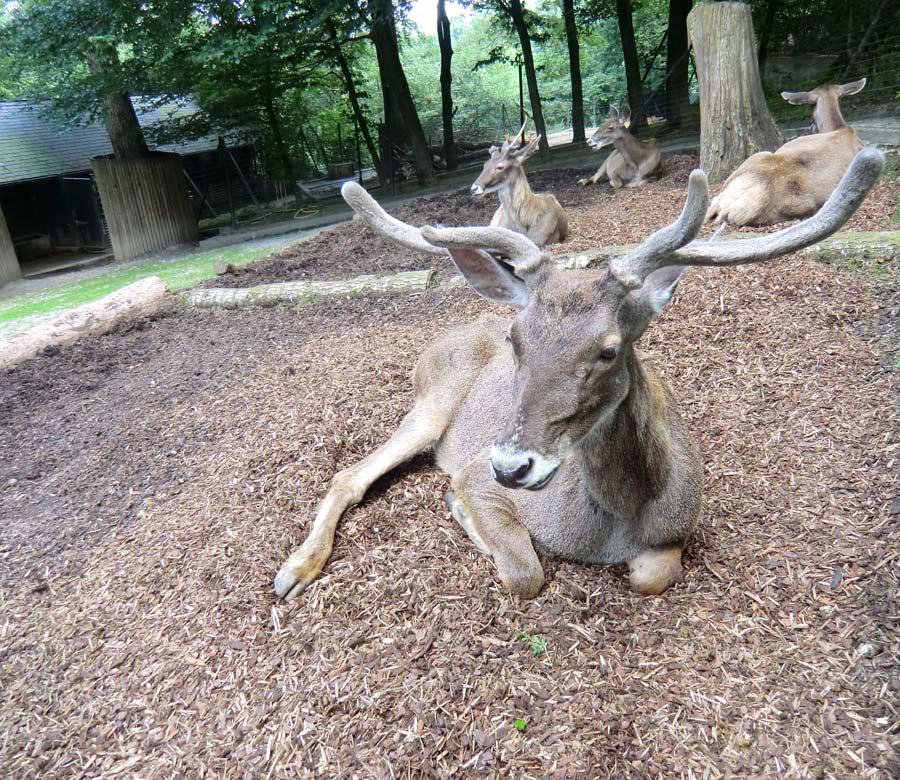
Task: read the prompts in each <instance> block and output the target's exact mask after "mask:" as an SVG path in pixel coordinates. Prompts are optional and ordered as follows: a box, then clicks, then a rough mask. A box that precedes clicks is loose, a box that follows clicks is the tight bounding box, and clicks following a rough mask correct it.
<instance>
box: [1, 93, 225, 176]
mask: <svg viewBox="0 0 900 780" xmlns="http://www.w3.org/2000/svg"><path fill="white" fill-rule="evenodd" d="M196 110H197V107H196V105H192V104H187V105H184V106H177V107H176V106H163V107H161V108H156V109H152V110H149V111H146V112H139V113H138V120H139V121H140V123H141V125H143V126H144V127H148V126H150V125H152V124H154V123H156V122H159V121H162V120H165V119H169V118H171V117H172V116H180V115H184V114H185V113H188V114H189V113H193V112H194V111H196ZM217 143H218V139H216V138H202V139H198V140H196V141H190V142H188V143H184V144H168V145H165V146H158V147H155V148H157V149H161V150H164V151H168V152H178V153H180V154H192V153H195V152H204V151H209V150H211V149H215V148H216V146H217ZM100 154H112V146H111V145H110V143H109V136H108V135H107V134H106V129H105V128H104V127H103V125H102V124H92V125H87V126H86V127H66V128H62V127H59V126H58V125H57V124H55V123H54V121H53V119H51V118H49V117H46V116H43V115H42V114H41V112H40V111H39V107H38V106H37V105H35V104H33V103H20V102H13V103H4V102H0V184H10V183H12V182H16V181H28V180H32V179H46V178H48V177H50V176H61V175H65V174H71V173H76V172H78V171H86V170H89V169H90V167H91V157H96V156H97V155H100Z"/></svg>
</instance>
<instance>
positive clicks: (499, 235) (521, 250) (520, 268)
mask: <svg viewBox="0 0 900 780" xmlns="http://www.w3.org/2000/svg"><path fill="white" fill-rule="evenodd" d="M422 235H423V236H424V237H425V239H426V240H427V241H428V242H429V243H431V244H435V245H436V246H441V247H446V248H447V249H471V248H478V249H486V250H487V251H489V252H495V253H497V254H501V255H505V256H506V257H508V258H509V261H510V264H511V265H512V267H513V268H514V269H515V271H516V273H517V274H518V275H519V276H525V275H527V274H529V273H531V272H533V271H536V270H537V269H538V267H539V266H540V265H541V263H543V261H544V260H545V258H546V254H545V253H544V252H543V251H542V250H541V248H540V247H538V245H537V244H535V243H534V242H533V241H532V240H531V239H530V238H528V236H524V235H522V234H521V233H516V232H514V231H512V230H507V229H506V228H501V227H451V228H433V227H430V226H428V227H423V228H422Z"/></svg>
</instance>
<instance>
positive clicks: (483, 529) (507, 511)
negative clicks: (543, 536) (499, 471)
mask: <svg viewBox="0 0 900 780" xmlns="http://www.w3.org/2000/svg"><path fill="white" fill-rule="evenodd" d="M485 470H486V469H485ZM467 471H468V470H467ZM487 479H490V476H488V477H487ZM479 481H481V480H479ZM453 487H454V488H455V489H456V490H457V491H458V493H456V494H454V493H449V494H448V495H447V496H446V500H447V505H448V506H449V507H450V512H451V514H452V515H453V517H454V519H455V520H456V522H457V523H459V524H460V526H461V527H462V528H463V530H464V531H465V532H466V535H467V536H468V537H469V538H470V539H471V540H472V541H473V542H474V543H475V546H476V547H477V548H478V549H479V550H481V552H483V553H484V554H485V555H489V556H490V557H491V558H492V559H493V561H494V565H495V566H496V567H497V575H498V576H499V577H500V581H501V582H502V583H503V585H504V587H505V588H506V589H507V590H508V591H510V592H511V593H514V594H515V595H517V596H521V597H522V598H525V599H532V598H534V597H535V596H537V594H538V593H539V592H540V590H541V588H542V587H543V585H544V569H543V567H542V566H541V562H540V561H539V560H538V557H537V553H535V551H534V545H533V544H532V542H531V536H530V534H529V533H528V531H527V529H526V528H525V526H524V525H522V523H521V522H520V521H519V519H518V517H517V515H516V507H515V505H514V504H513V503H512V500H511V499H510V498H509V497H507V496H505V495H504V494H503V493H501V489H500V488H496V489H495V488H490V487H489V488H488V489H487V490H479V489H478V488H475V486H474V485H473V484H472V480H471V479H470V475H469V474H466V473H465V471H464V472H463V473H462V474H460V475H458V476H457V477H456V478H455V479H454V480H453ZM503 492H504V493H508V492H509V491H503Z"/></svg>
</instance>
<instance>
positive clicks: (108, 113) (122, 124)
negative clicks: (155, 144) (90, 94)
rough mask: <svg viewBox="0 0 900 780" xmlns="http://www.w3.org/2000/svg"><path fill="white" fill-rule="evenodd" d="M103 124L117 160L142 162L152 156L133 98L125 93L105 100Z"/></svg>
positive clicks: (112, 95)
mask: <svg viewBox="0 0 900 780" xmlns="http://www.w3.org/2000/svg"><path fill="white" fill-rule="evenodd" d="M103 124H104V126H105V127H106V132H107V133H108V134H109V141H110V143H111V144H112V148H113V154H115V156H116V159H117V160H141V159H143V158H145V157H148V156H149V155H150V150H149V149H148V148H147V142H146V141H145V140H144V131H143V130H142V129H141V125H140V122H138V118H137V114H136V113H135V111H134V106H133V105H132V104H131V98H130V97H129V96H128V95H126V94H125V93H124V92H118V93H115V94H110V95H107V96H106V97H105V98H104V100H103Z"/></svg>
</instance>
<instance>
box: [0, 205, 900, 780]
mask: <svg viewBox="0 0 900 780" xmlns="http://www.w3.org/2000/svg"><path fill="white" fill-rule="evenodd" d="M651 192H652V191H651ZM596 197H597V198H602V197H604V195H603V193H599V194H598V195H597V196H596ZM676 200H677V199H676V198H674V196H673V198H672V204H670V203H669V197H668V196H667V195H665V194H660V195H659V197H658V198H657V197H653V198H651V197H647V198H645V199H644V200H643V202H645V203H646V204H647V205H646V207H645V208H644V209H643V210H642V212H641V213H640V214H636V215H634V217H633V219H632V218H631V214H629V215H628V216H629V218H628V219H624V218H622V216H621V215H619V217H617V216H616V213H615V212H614V211H613V210H611V209H609V208H605V209H597V212H596V217H595V222H593V223H591V224H588V223H587V221H585V222H583V223H581V224H582V227H583V229H584V231H585V232H586V233H588V234H590V233H591V231H594V235H601V234H603V235H609V236H610V238H611V239H612V240H613V241H615V242H622V241H624V240H628V236H629V233H628V231H629V230H637V224H638V222H639V220H643V221H644V222H647V221H653V220H656V219H658V218H659V219H662V218H663V217H662V215H663V214H664V213H667V209H669V208H670V207H675V201H676ZM874 203H876V204H877V203H878V201H877V199H876V201H874ZM431 208H433V206H432V205H429V204H423V205H422V207H421V208H420V209H417V210H416V213H417V214H421V215H425V213H426V211H427V210H428V209H431ZM873 208H875V206H873ZM632 211H633V209H632ZM880 218H881V217H880V216H879V215H878V214H875V212H874V211H873V212H872V214H869V216H868V217H866V215H863V217H861V218H860V219H871V220H876V219H880ZM586 219H587V218H586V217H585V220H586ZM610 220H613V221H615V220H618V228H617V229H618V232H614V230H613V229H612V228H611V227H610ZM354 227H355V226H354ZM613 227H615V226H613ZM356 229H357V230H359V228H356ZM348 236H349V234H348ZM582 236H584V233H582ZM350 240H351V238H350V237H348V238H346V239H345V240H344V242H343V243H342V244H340V245H336V244H333V248H334V250H335V252H337V255H336V254H335V253H334V252H333V254H332V256H342V253H343V251H344V247H346V246H347V245H348V244H347V242H349V241H350ZM355 240H358V241H360V246H361V247H363V246H365V239H363V238H357V239H355ZM580 240H585V241H587V240H590V239H589V238H582V239H580ZM306 246H308V247H310V249H309V254H306V255H303V254H298V255H296V256H295V259H296V262H297V264H298V267H309V268H319V267H321V264H323V263H324V260H317V259H316V258H317V257H319V255H316V254H315V253H316V252H317V251H320V250H317V249H315V248H314V247H311V246H310V245H309V244H307V245H306ZM365 257H371V253H370V252H369V253H365ZM385 258H386V259H385V260H384V262H389V260H388V259H387V256H386V255H385ZM304 264H307V265H304ZM878 300H879V299H877V298H876V297H875V296H874V293H873V290H872V288H870V287H869V285H868V283H867V282H866V281H865V280H864V279H861V278H857V277H854V276H852V275H851V274H850V273H848V272H846V271H840V270H836V269H834V268H829V267H825V266H821V265H817V264H812V263H803V262H800V261H796V260H790V259H787V260H783V261H776V262H774V263H771V264H769V265H767V266H765V267H760V268H755V269H734V270H728V271H721V272H711V271H695V272H692V273H690V274H689V275H688V277H687V278H686V280H685V282H684V283H683V285H682V286H681V288H680V290H679V294H678V296H677V299H676V301H675V303H674V304H673V306H672V307H671V308H670V310H669V311H668V312H667V313H666V314H665V316H664V317H663V318H662V320H661V321H660V322H659V323H657V324H656V325H655V326H654V327H653V328H651V332H650V333H648V334H647V337H646V338H645V340H644V342H643V344H642V346H643V350H644V351H645V352H646V353H647V354H648V355H649V356H650V358H651V359H653V360H654V361H655V363H656V364H657V366H658V367H659V368H660V369H661V370H662V372H663V373H664V375H665V376H666V377H667V378H668V379H669V381H670V382H671V384H672V386H673V388H674V390H675V392H676V394H677V395H678V397H679V398H680V399H681V401H682V405H683V409H684V411H685V414H686V417H687V419H688V421H689V424H690V426H691V428H692V429H693V431H694V432H695V434H696V435H697V437H698V439H699V441H700V444H701V449H702V452H703V460H704V464H705V469H706V484H705V489H706V509H705V512H704V515H703V519H702V529H701V531H700V533H699V534H698V535H697V537H696V538H695V540H694V541H693V542H692V543H691V545H690V547H689V548H688V552H687V556H686V568H687V579H686V581H685V582H684V583H683V584H682V585H680V586H678V587H676V588H675V589H673V590H672V591H670V592H669V593H667V594H666V595H664V596H663V597H661V598H655V599H654V598H649V599H648V598H641V597H639V596H636V595H635V594H633V593H632V592H631V591H630V590H629V589H628V587H627V583H626V580H625V577H624V571H623V570H622V569H621V568H615V567H614V568H603V567H591V566H583V565H576V564H569V563H562V562H558V561H552V560H546V561H545V570H546V573H547V579H548V584H547V586H546V588H545V589H544V591H543V592H542V593H541V595H540V596H539V597H538V598H537V599H536V600H534V601H532V602H518V601H517V600H515V599H512V598H510V597H509V596H507V595H506V594H505V593H504V591H503V590H502V589H501V588H500V587H499V585H498V583H497V581H496V579H495V578H494V576H493V572H492V567H491V564H490V562H489V561H487V560H485V559H484V558H483V557H482V556H480V554H479V553H478V552H477V551H476V550H475V549H474V547H473V546H472V545H471V543H470V542H469V541H468V539H467V538H466V537H465V535H464V533H462V532H461V531H460V530H459V529H458V528H457V527H456V525H455V523H454V521H453V520H452V519H450V518H449V516H448V515H447V513H446V511H445V509H444V506H443V503H442V501H441V496H442V494H443V492H444V491H445V490H446V489H447V480H446V479H445V477H444V476H443V475H441V474H440V473H439V472H438V471H437V470H436V469H435V468H434V467H433V466H431V465H430V464H429V463H428V461H427V460H425V459H422V460H420V461H418V462H416V463H413V464H411V465H410V466H409V467H407V468H405V469H402V470H401V472H400V473H399V474H395V475H394V476H393V478H390V479H385V480H382V482H381V483H379V484H378V485H377V486H376V488H375V489H374V490H373V492H372V493H371V494H370V496H369V498H368V499H367V500H366V501H365V502H364V503H363V504H362V505H361V506H360V507H359V508H357V509H356V510H354V511H352V512H351V513H350V514H349V515H348V517H347V518H346V519H345V521H344V522H343V524H342V526H341V528H340V530H339V533H338V539H337V544H336V548H335V554H334V557H333V558H332V560H331V561H330V563H329V564H328V566H327V567H326V570H325V572H324V575H323V577H322V578H321V579H320V580H319V581H317V582H316V583H315V584H314V585H313V586H312V587H311V588H310V589H309V591H308V592H307V593H306V594H304V596H303V597H302V598H301V599H299V600H298V601H297V602H296V603H294V604H292V605H291V606H285V605H283V604H281V603H279V602H278V601H276V600H275V598H274V596H273V593H272V586H271V581H272V576H273V574H274V572H275V570H276V569H277V567H278V565H279V564H280V563H281V561H282V559H283V557H284V556H285V555H286V553H287V552H288V551H289V550H290V549H291V548H292V547H293V546H294V545H296V544H297V543H298V542H299V541H301V540H302V538H303V536H304V533H305V530H306V529H307V528H308V524H309V519H310V517H311V514H312V511H313V507H314V505H315V502H316V501H317V499H318V498H319V497H320V496H321V495H322V493H323V491H324V489H325V487H326V485H327V482H328V480H329V478H330V477H331V475H332V474H333V473H334V471H335V470H336V469H337V468H340V467H342V466H344V465H346V464H348V463H350V462H352V461H354V460H356V459H358V458H359V457H361V456H362V455H364V454H365V453H367V452H368V451H370V450H371V448H372V447H373V446H375V445H376V444H377V443H378V442H380V441H382V440H383V439H384V438H385V437H386V436H387V435H388V433H389V432H390V431H391V430H392V429H393V428H394V426H395V425H396V424H397V422H398V420H399V419H400V417H401V416H402V414H403V412H404V411H405V409H406V408H407V407H408V405H409V402H410V387H409V373H410V371H411V369H412V366H413V365H414V362H415V360H416V357H417V355H418V354H419V352H420V350H421V349H422V347H423V346H424V344H426V343H427V342H428V341H429V340H430V339H431V338H432V337H433V336H434V335H435V334H436V333H437V332H439V331H441V330H443V329H445V328H446V327H448V326H449V325H451V324H453V323H456V322H461V321H467V320H470V319H472V318H473V317H475V316H476V315H477V314H479V313H481V312H484V311H487V310H489V307H488V306H487V305H486V304H485V303H484V302H482V301H480V300H479V299H476V297H475V296H474V295H473V294H472V293H470V292H469V291H467V290H465V289H463V288H460V289H455V290H452V291H447V292H444V293H442V294H440V295H439V296H434V297H433V296H418V297H412V298H406V299H360V300H352V301H341V302H335V303H332V304H329V305H327V306H326V305H320V306H316V307H312V308H310V309H305V310H300V311H295V310H287V309H273V310H254V311H252V312H240V311H238V312H220V313H199V312H195V313H190V314H185V313H180V314H177V315H174V314H173V315H171V316H166V317H162V318H160V319H157V320H153V321H147V322H141V323H138V324H136V325H135V326H134V327H133V328H131V329H129V330H127V331H126V332H120V333H114V334H109V335H107V336H103V337H100V338H95V339H91V340H88V341H85V342H84V343H81V344H79V345H77V346H75V347H72V348H70V349H66V350H63V351H62V352H60V353H58V354H52V355H45V356H43V357H41V358H39V359H36V360H34V361H31V362H29V363H27V364H25V365H22V366H20V367H18V368H16V369H14V370H13V371H11V372H8V373H6V374H5V375H4V376H3V377H2V379H0V464H2V465H0V517H2V518H3V520H2V522H3V532H4V533H3V541H2V545H3V546H2V548H0V615H2V616H3V619H2V621H0V731H2V732H3V735H4V738H3V740H2V741H0V775H3V776H9V777H16V778H32V777H34V778H38V777H39V778H42V780H43V779H45V778H70V777H73V776H83V777H104V776H118V777H141V778H171V777H203V776H208V777H226V778H245V777H273V778H319V777H328V778H331V777H347V778H351V777H361V778H382V777H383V778H399V777H403V778H421V777H434V778H446V777H510V778H517V780H518V779H519V778H546V777H560V778H567V777H568V778H591V780H593V778H597V777H610V778H630V777H637V778H643V777H646V778H658V777H664V778H699V777H705V776H706V777H711V778H717V777H741V778H743V777H751V776H752V777H760V778H807V777H810V776H828V777H835V778H859V777H866V778H877V779H878V780H886V779H887V778H888V777H891V776H896V774H897V772H898V771H900V762H898V757H897V753H896V744H894V743H892V740H893V739H895V737H896V734H895V733H893V732H892V731H891V729H893V728H894V727H895V724H896V720H897V713H896V701H897V695H898V688H897V674H896V672H897V668H898V661H900V659H898V648H897V645H896V641H895V640H896V636H897V630H898V626H897V619H898V618H897V608H896V593H897V590H898V586H900V583H898V566H897V561H898V556H900V529H898V524H897V519H898V518H897V515H896V512H897V505H896V500H894V501H893V502H892V499H894V497H895V496H897V494H898V480H897V474H896V470H895V461H896V457H897V446H898V444H897V440H896V430H895V425H894V424H893V423H892V421H891V419H890V417H889V410H888V406H887V399H888V398H889V397H890V395H891V393H892V392H895V391H896V389H897V381H896V376H897V375H896V373H895V372H892V371H890V370H888V369H887V368H885V366H884V365H883V364H882V363H881V362H880V360H879V355H878V353H876V351H875V350H874V349H873V348H872V347H871V346H870V344H869V343H868V341H864V340H862V339H861V337H860V336H859V335H858V334H859V333H866V334H867V335H866V337H865V338H866V339H869V340H871V342H872V343H875V339H876V337H877V333H875V332H870V331H865V330H864V329H863V328H862V325H867V324H868V325H870V324H871V323H873V322H875V323H876V324H877V323H878V319H877V317H878V316H879V315H881V314H883V313H884V311H883V307H880V304H879V303H878ZM892 513H893V514H892ZM519 631H526V632H527V633H529V634H530V635H539V636H540V637H542V638H543V639H544V640H545V641H546V652H543V653H540V654H538V655H534V654H533V652H532V650H531V649H530V648H529V647H528V646H527V645H526V643H524V642H522V641H521V640H517V639H516V636H517V632H519ZM538 649H539V648H538ZM517 721H522V722H524V727H523V730H519V728H517V725H516V723H517ZM519 725H522V724H521V723H520V724H519Z"/></svg>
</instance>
